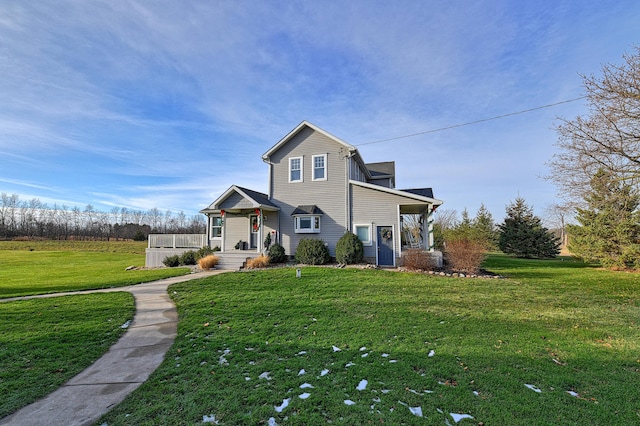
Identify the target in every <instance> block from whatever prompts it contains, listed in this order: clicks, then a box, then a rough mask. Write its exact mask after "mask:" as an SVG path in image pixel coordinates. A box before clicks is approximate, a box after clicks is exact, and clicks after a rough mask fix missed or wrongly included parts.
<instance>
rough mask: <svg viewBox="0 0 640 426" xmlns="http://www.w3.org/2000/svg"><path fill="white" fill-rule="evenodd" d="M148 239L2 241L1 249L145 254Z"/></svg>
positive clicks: (0, 242) (0, 243)
mask: <svg viewBox="0 0 640 426" xmlns="http://www.w3.org/2000/svg"><path fill="white" fill-rule="evenodd" d="M145 248H147V242H146V241H69V240H66V241H65V240H63V241H57V240H45V241H0V250H27V251H85V252H89V251H90V252H111V253H131V254H144V249H145Z"/></svg>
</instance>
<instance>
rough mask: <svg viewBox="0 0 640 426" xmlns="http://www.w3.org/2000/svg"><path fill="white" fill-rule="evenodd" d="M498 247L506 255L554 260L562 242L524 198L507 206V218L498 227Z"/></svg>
mask: <svg viewBox="0 0 640 426" xmlns="http://www.w3.org/2000/svg"><path fill="white" fill-rule="evenodd" d="M498 228H499V229H500V235H499V239H498V247H499V248H500V250H502V251H503V252H504V253H507V254H513V255H515V256H517V257H525V258H539V259H544V258H553V257H556V256H557V255H558V254H559V253H560V242H559V241H558V238H557V237H556V236H555V235H553V234H552V233H551V232H549V230H548V229H547V228H545V227H544V226H542V221H541V220H540V218H539V217H537V216H535V215H534V214H533V209H532V208H531V207H529V206H528V205H527V203H526V202H525V200H524V198H520V197H518V198H516V201H515V202H514V203H511V204H509V205H508V206H507V217H506V218H505V220H504V222H503V223H502V224H501V225H498Z"/></svg>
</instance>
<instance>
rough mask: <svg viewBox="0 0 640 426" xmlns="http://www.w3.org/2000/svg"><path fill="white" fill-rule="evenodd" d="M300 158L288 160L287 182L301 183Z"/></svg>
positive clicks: (301, 169)
mask: <svg viewBox="0 0 640 426" xmlns="http://www.w3.org/2000/svg"><path fill="white" fill-rule="evenodd" d="M302 158H303V157H291V158H289V182H292V183H293V182H303V180H304V179H303V168H302Z"/></svg>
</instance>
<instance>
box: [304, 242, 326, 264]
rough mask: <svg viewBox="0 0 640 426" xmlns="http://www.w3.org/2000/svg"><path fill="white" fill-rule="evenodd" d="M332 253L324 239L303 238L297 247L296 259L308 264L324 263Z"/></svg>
mask: <svg viewBox="0 0 640 426" xmlns="http://www.w3.org/2000/svg"><path fill="white" fill-rule="evenodd" d="M330 259H331V255H330V254H329V249H328V248H327V246H325V244H324V241H322V240H319V239H315V238H303V239H301V240H300V242H299V243H298V248H297V249H296V261H297V262H298V263H305V264H307V265H324V264H325V263H327V262H329V260H330Z"/></svg>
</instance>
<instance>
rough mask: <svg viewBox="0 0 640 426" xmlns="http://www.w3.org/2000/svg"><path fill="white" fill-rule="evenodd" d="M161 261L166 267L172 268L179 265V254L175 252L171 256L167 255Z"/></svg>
mask: <svg viewBox="0 0 640 426" xmlns="http://www.w3.org/2000/svg"><path fill="white" fill-rule="evenodd" d="M162 263H163V264H164V266H166V267H167V268H174V267H176V266H180V256H178V255H177V254H175V255H173V256H167V257H165V258H164V260H163V261H162Z"/></svg>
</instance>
